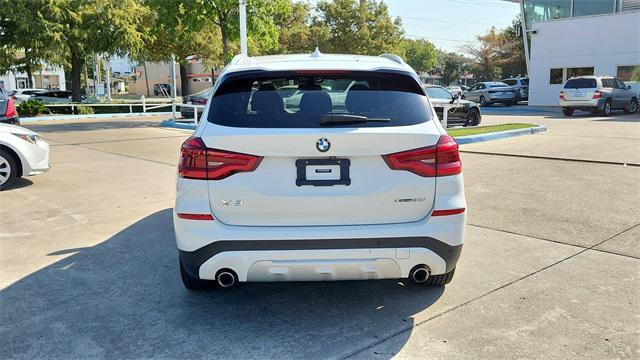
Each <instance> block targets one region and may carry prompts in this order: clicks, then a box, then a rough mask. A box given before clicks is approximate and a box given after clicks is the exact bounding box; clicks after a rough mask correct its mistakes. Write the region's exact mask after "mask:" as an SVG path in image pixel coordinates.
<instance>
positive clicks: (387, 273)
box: [179, 237, 462, 281]
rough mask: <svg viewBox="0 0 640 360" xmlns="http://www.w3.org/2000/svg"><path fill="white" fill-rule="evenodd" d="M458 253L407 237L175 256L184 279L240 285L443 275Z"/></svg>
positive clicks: (249, 244)
mask: <svg viewBox="0 0 640 360" xmlns="http://www.w3.org/2000/svg"><path fill="white" fill-rule="evenodd" d="M461 251H462V244H460V245H455V246H452V245H448V244H446V243H444V242H441V241H439V240H436V239H434V238H431V237H406V238H359V239H355V238H354V239H308V240H241V241H217V242H214V243H211V244H209V245H207V246H204V247H202V248H200V249H197V250H195V251H182V250H180V251H179V253H180V260H181V261H182V264H183V266H184V268H185V270H186V271H187V273H189V275H191V276H193V277H197V278H201V279H210V280H213V279H215V274H216V272H217V271H218V270H220V269H224V268H227V269H232V270H234V271H235V272H236V273H237V274H238V278H239V281H323V280H325V281H326V280H371V279H390V278H405V277H408V276H409V271H410V270H411V268H413V267H414V266H416V265H419V264H425V265H427V266H429V267H430V269H431V271H432V273H433V274H441V273H445V272H449V271H451V270H452V269H453V268H455V266H456V263H457V262H458V259H459V257H460V253H461Z"/></svg>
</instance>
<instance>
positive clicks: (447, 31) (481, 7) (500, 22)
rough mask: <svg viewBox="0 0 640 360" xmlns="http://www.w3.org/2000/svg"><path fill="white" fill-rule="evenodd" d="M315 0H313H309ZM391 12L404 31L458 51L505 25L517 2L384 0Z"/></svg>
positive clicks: (410, 36)
mask: <svg viewBox="0 0 640 360" xmlns="http://www.w3.org/2000/svg"><path fill="white" fill-rule="evenodd" d="M310 2H311V3H315V2H316V0H311V1H310ZM384 2H385V3H386V4H387V5H388V6H389V10H390V12H391V15H392V16H393V17H394V18H395V17H397V16H399V17H400V18H401V19H402V25H403V27H404V30H405V35H406V36H407V37H409V38H414V39H415V38H423V39H425V40H429V41H431V42H432V43H434V44H435V45H436V47H438V48H440V49H443V50H447V51H454V52H460V51H459V49H458V48H459V47H460V46H461V45H464V44H465V42H469V41H471V42H473V41H474V40H475V37H476V35H482V34H484V33H485V32H486V31H487V30H488V29H489V28H491V26H495V27H496V28H505V27H507V26H509V25H510V24H511V21H512V20H513V19H514V18H515V17H516V15H517V14H519V13H520V5H518V4H516V3H511V2H507V1H502V0H384Z"/></svg>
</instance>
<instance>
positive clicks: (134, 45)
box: [18, 0, 148, 101]
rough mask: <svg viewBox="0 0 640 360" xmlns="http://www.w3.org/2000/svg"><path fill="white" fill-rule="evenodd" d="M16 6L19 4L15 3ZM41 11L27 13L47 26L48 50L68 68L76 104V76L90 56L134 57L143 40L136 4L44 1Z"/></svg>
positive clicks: (133, 0)
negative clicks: (56, 48)
mask: <svg viewBox="0 0 640 360" xmlns="http://www.w3.org/2000/svg"><path fill="white" fill-rule="evenodd" d="M18 2H19V1H18ZM44 3H45V7H43V8H40V9H37V8H36V9H31V10H32V12H31V13H30V14H28V15H29V16H32V17H39V16H41V17H42V18H43V19H44V21H45V22H46V23H47V24H50V25H51V26H50V27H49V28H48V30H50V31H51V36H50V38H51V39H52V40H53V43H52V46H57V47H58V51H57V52H58V53H59V54H61V56H62V57H63V59H64V61H65V62H68V63H69V64H70V65H71V92H72V98H73V101H80V74H81V70H82V67H83V65H84V63H85V59H86V58H87V56H88V55H90V54H92V53H106V54H117V55H124V54H127V53H129V54H135V53H136V52H138V51H139V50H140V49H141V48H142V46H143V44H144V40H145V38H146V35H145V31H144V29H143V28H142V25H143V23H144V19H145V17H146V16H147V15H148V12H147V9H146V7H144V6H143V5H142V4H141V2H140V0H118V1H112V0H92V1H85V0H59V1H45V2H44Z"/></svg>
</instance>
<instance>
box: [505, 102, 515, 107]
mask: <svg viewBox="0 0 640 360" xmlns="http://www.w3.org/2000/svg"><path fill="white" fill-rule="evenodd" d="M513 104H515V103H514V102H513V101H510V102H506V103H504V106H506V107H509V106H511V105H513Z"/></svg>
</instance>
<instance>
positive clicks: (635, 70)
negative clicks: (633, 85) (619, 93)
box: [616, 65, 640, 81]
mask: <svg viewBox="0 0 640 360" xmlns="http://www.w3.org/2000/svg"><path fill="white" fill-rule="evenodd" d="M616 77H617V78H618V79H620V80H622V81H640V65H628V66H618V71H617V74H616Z"/></svg>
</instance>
